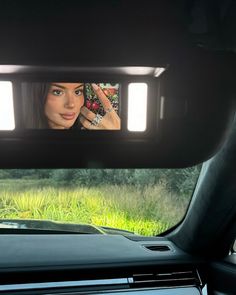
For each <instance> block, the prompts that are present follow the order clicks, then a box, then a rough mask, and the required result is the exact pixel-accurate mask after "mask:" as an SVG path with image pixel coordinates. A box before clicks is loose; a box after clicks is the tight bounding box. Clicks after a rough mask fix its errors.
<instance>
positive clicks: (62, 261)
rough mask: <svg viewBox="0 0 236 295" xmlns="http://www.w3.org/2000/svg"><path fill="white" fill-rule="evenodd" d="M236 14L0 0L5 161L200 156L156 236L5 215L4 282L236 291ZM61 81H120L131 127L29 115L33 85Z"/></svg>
mask: <svg viewBox="0 0 236 295" xmlns="http://www.w3.org/2000/svg"><path fill="white" fill-rule="evenodd" d="M235 20H236V2H235V1H233V0H228V1H220V0H219V1H211V0H202V1H201V0H199V1H197V0H191V1H190V0H175V1H174V0H173V1H171V0H168V1H167V0H165V1H164V0H162V1H159V0H156V1H155V0H147V1H141V0H136V1H133V0H130V1H125V0H109V1H108V0H100V1H92V0H86V1H72V0H68V1H60V0H59V1H54V0H48V1H47V2H46V1H45V2H43V1H16V0H15V1H13V0H8V1H6V0H1V1H0V32H1V33H0V36H1V42H0V44H1V45H0V96H1V97H0V99H4V95H5V96H6V94H3V93H2V92H1V85H7V87H8V86H9V87H10V92H11V94H12V99H13V100H12V103H13V116H14V122H12V123H11V124H12V125H11V127H10V128H5V130H4V128H1V129H2V130H0V169H47V168H50V169H51V168H55V169H61V168H64V169H67V168H68V169H69V168H80V169H128V168H132V169H135V168H138V169H146V168H148V169H155V168H160V169H181V168H186V167H192V166H194V165H198V164H201V165H202V168H201V172H200V175H199V178H198V181H197V184H196V186H195V188H194V191H193V194H192V197H191V201H190V204H189V206H188V209H187V212H186V214H185V216H184V217H183V219H182V220H181V221H180V222H179V223H178V224H176V225H175V226H173V227H171V228H170V229H168V230H166V231H164V232H162V233H160V234H159V235H157V236H144V235H135V234H129V233H128V232H127V234H125V235H124V234H119V233H118V231H114V233H113V234H109V233H111V231H110V232H109V230H108V229H107V231H106V228H105V227H104V232H105V234H104V232H103V234H101V232H99V231H96V230H94V233H93V234H88V233H86V228H85V229H83V230H84V233H83V232H80V233H78V232H74V231H73V230H71V229H70V230H67V229H66V228H65V229H64V230H61V231H58V230H55V229H53V228H52V229H50V230H44V231H43V230H40V229H36V228H35V229H32V230H30V229H24V228H23V227H21V228H8V227H5V228H4V227H1V228H0V294H11V295H14V294H68V295H69V294H71V295H72V294H107V295H110V294H117V295H126V294H135V295H155V294H156V295H172V294H173V295H200V294H203V295H206V294H208V295H233V294H236V283H235V280H236V246H235V239H236V197H235V194H236V179H235V177H236V165H235V162H236V121H235V110H236V103H235V98H236V97H235V77H236V73H235V69H236V67H235V36H236V32H235V28H236V22H235ZM54 81H57V82H58V83H75V82H77V81H80V82H81V83H87V84H89V83H97V84H98V83H103V84H104V85H105V84H106V83H110V84H111V85H116V86H115V87H116V91H118V92H119V102H118V106H117V105H116V107H117V108H118V111H117V112H118V114H119V117H120V122H121V125H120V128H116V130H113V128H110V129H109V128H108V130H105V129H104V130H82V129H83V128H82V129H81V130H76V129H70V130H55V129H50V128H35V127H33V125H32V128H28V127H25V121H24V116H25V115H24V91H23V90H24V85H27V83H28V84H32V83H39V82H40V83H51V82H54ZM1 83H2V84H1ZM100 85H101V84H100ZM139 86H140V88H139ZM132 87H134V90H136V88H135V87H137V89H138V90H137V91H138V92H137V91H136V92H135V91H134V92H133V93H134V94H133V96H134V98H135V99H136V100H134V104H131V100H132V91H131V90H132V89H133V88H132ZM117 89H118V90H117ZM142 89H144V97H145V101H146V107H145V106H143V105H142V101H141V100H140V101H138V98H139V94H138V93H140V92H141V90H142ZM129 103H130V104H129ZM95 106H96V105H95ZM140 106H141V107H140ZM0 108H1V104H0ZM94 108H95V107H94ZM132 109H133V110H135V112H134V113H131V111H130V110H132ZM139 110H140V112H139ZM142 111H143V112H144V117H142V114H141V113H142ZM0 112H1V110H0ZM4 112H5V111H2V112H1V117H2V118H3V119H1V118H0V126H1V124H3V123H1V122H2V121H3V122H4V120H5V117H4ZM109 112H110V109H107V113H109ZM26 115H27V114H26ZM68 116H69V117H70V115H67V117H68ZM132 116H133V117H132ZM65 117H66V116H65ZM67 117H66V119H68V118H67ZM132 118H133V120H134V121H135V122H138V123H139V124H138V127H137V126H136V127H137V128H136V127H134V126H133V125H132V122H131V119H132ZM69 119H70V118H69ZM129 119H130V121H129ZM1 120H2V121H1ZM130 122H131V123H130ZM97 123H98V122H97ZM3 125H4V124H3ZM92 125H95V126H96V124H92V123H91V126H92ZM85 129H86V128H85ZM88 129H89V128H88ZM0 210H1V208H0Z"/></svg>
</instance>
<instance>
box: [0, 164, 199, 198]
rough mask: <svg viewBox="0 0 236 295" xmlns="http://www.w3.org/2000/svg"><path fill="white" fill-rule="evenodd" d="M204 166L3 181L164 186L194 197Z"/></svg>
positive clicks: (32, 172)
mask: <svg viewBox="0 0 236 295" xmlns="http://www.w3.org/2000/svg"><path fill="white" fill-rule="evenodd" d="M200 168H201V166H194V167H190V168H185V169H4V170H3V169H0V179H35V180H37V179H38V180H42V179H47V180H48V182H47V183H49V184H50V185H54V186H70V187H71V186H78V185H79V186H88V187H91V186H100V185H104V184H105V185H108V184H109V185H133V186H136V187H140V188H143V187H145V186H150V185H155V184H158V183H160V182H162V183H163V182H164V183H165V185H166V187H167V188H168V189H169V190H171V191H173V192H176V193H178V194H179V193H181V194H184V195H188V196H189V194H191V192H192V191H193V188H194V186H195V184H196V181H197V177H198V175H199V172H200Z"/></svg>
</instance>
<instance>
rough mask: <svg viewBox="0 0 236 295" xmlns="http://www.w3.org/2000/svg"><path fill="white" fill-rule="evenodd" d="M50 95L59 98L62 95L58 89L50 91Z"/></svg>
mask: <svg viewBox="0 0 236 295" xmlns="http://www.w3.org/2000/svg"><path fill="white" fill-rule="evenodd" d="M52 94H53V95H56V96H60V95H62V94H63V91H62V90H60V89H53V90H52Z"/></svg>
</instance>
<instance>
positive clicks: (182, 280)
mask: <svg viewBox="0 0 236 295" xmlns="http://www.w3.org/2000/svg"><path fill="white" fill-rule="evenodd" d="M200 284H201V281H200V278H199V275H198V272H197V271H195V270H185V271H174V272H169V271H168V272H158V273H149V274H134V275H133V282H132V284H130V285H131V287H134V288H138V287H140V288H143V287H173V286H199V285H200Z"/></svg>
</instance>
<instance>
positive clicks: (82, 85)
mask: <svg viewBox="0 0 236 295" xmlns="http://www.w3.org/2000/svg"><path fill="white" fill-rule="evenodd" d="M81 87H84V84H83V83H82V84H80V85H79V86H77V87H75V89H77V88H81Z"/></svg>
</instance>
